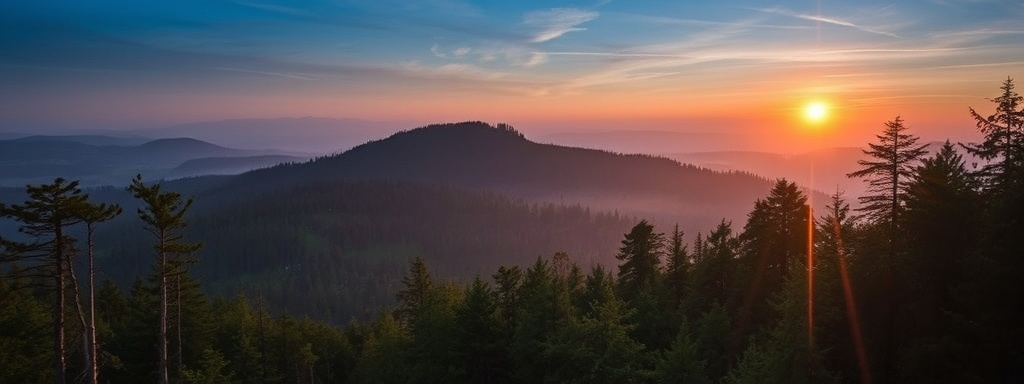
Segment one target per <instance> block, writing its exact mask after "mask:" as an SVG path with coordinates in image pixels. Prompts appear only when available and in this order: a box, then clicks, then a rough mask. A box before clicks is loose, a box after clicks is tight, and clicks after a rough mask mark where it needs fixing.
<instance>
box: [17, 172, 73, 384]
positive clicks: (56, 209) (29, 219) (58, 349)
mask: <svg viewBox="0 0 1024 384" xmlns="http://www.w3.org/2000/svg"><path fill="white" fill-rule="evenodd" d="M26 191H27V192H28V198H29V199H28V201H25V203H24V204H22V205H17V204H15V205H11V206H5V205H2V204H0V216H2V217H8V218H13V219H15V220H17V221H19V222H21V223H22V226H21V228H20V231H21V232H22V233H24V234H25V235H27V236H28V237H30V238H31V239H32V240H31V242H30V243H20V242H14V241H10V240H5V241H4V246H5V247H6V248H9V249H11V250H13V253H14V254H16V255H17V259H18V260H22V261H28V264H29V265H33V268H32V269H34V270H37V271H39V272H41V274H43V275H45V276H49V277H51V278H53V287H52V289H53V292H54V304H53V353H54V357H55V358H54V365H53V371H54V380H55V381H56V382H57V383H64V382H65V381H66V380H67V377H66V374H65V370H66V358H67V352H66V351H65V345H64V344H65V341H64V316H65V315H64V307H65V301H66V297H65V291H66V289H67V277H68V276H69V275H70V274H72V273H74V271H73V270H71V269H70V268H67V266H68V265H69V264H70V260H71V256H72V253H73V252H74V249H73V247H74V244H73V242H74V239H72V238H71V237H70V236H68V234H67V230H68V227H70V226H72V225H75V224H78V223H81V222H82V216H81V214H80V210H79V207H81V206H82V205H83V204H87V202H86V201H87V199H88V196H87V195H85V194H83V193H82V190H81V189H80V188H78V182H77V181H71V182H67V181H65V180H64V179H62V178H57V179H54V180H53V183H51V184H43V185H38V186H31V185H30V186H28V187H26Z"/></svg>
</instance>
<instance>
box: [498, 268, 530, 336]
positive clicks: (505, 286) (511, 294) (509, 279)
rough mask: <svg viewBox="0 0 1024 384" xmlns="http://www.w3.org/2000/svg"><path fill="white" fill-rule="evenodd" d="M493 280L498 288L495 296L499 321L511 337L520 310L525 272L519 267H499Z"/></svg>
mask: <svg viewBox="0 0 1024 384" xmlns="http://www.w3.org/2000/svg"><path fill="white" fill-rule="evenodd" d="M493 278H494V284H495V285H496V286H497V290H496V291H495V292H494V294H495V295H496V296H497V297H496V300H497V303H496V305H497V310H498V314H499V315H498V319H499V320H500V321H501V323H502V326H503V327H504V328H505V329H506V330H507V332H508V334H509V336H511V331H512V330H513V329H515V326H516V323H515V319H516V311H518V308H519V287H520V285H521V284H522V281H523V271H522V270H521V269H519V267H518V266H512V267H506V266H504V265H503V266H501V267H498V271H497V272H495V273H494V275H493Z"/></svg>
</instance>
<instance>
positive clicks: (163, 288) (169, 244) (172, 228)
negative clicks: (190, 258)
mask: <svg viewBox="0 0 1024 384" xmlns="http://www.w3.org/2000/svg"><path fill="white" fill-rule="evenodd" d="M128 191H129V192H131V193H132V196H134V197H135V198H136V199H139V200H142V202H143V204H144V206H143V207H142V208H139V209H138V215H139V219H141V220H142V222H143V226H144V227H145V229H146V231H147V232H149V233H150V234H151V235H153V237H154V238H155V240H156V243H155V244H154V245H153V249H154V250H155V251H156V258H157V260H156V270H157V279H158V281H157V286H158V287H159V289H160V320H159V322H160V333H159V335H158V338H157V359H158V360H157V374H158V382H159V383H160V384H167V383H168V382H169V377H168V360H167V349H168V348H167V318H168V312H167V307H168V286H169V281H168V278H169V277H173V276H176V275H178V274H181V273H184V271H183V269H182V266H183V264H184V261H185V260H183V259H181V257H182V256H187V255H190V254H192V253H193V252H195V251H197V250H199V248H200V247H201V244H199V243H189V242H186V241H184V235H183V234H182V230H183V229H184V228H185V226H186V225H187V224H188V222H187V221H186V220H185V214H186V213H188V209H189V207H191V206H192V198H188V199H184V200H183V199H182V197H181V194H179V193H177V192H163V191H162V190H161V187H160V184H159V183H157V184H152V185H146V184H145V183H144V182H143V181H142V175H136V176H135V178H134V179H132V184H131V185H130V186H128Z"/></svg>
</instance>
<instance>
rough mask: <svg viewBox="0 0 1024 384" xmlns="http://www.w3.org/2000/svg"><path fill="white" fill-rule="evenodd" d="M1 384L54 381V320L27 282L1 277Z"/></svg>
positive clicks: (23, 279) (25, 280)
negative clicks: (51, 333) (50, 345)
mask: <svg viewBox="0 0 1024 384" xmlns="http://www.w3.org/2000/svg"><path fill="white" fill-rule="evenodd" d="M0 303H3V304H2V305H0V361H2V362H3V366H4V368H3V369H0V383H29V382H35V383H43V382H48V381H53V375H52V373H53V371H52V370H50V369H49V368H50V367H51V365H50V364H51V363H50V362H51V361H52V360H53V354H52V351H51V350H49V349H48V348H47V347H46V345H47V341H48V336H49V333H48V332H47V331H48V330H49V329H50V328H49V324H50V317H49V315H48V314H47V310H46V307H45V306H44V305H43V303H42V302H40V301H38V300H37V299H36V298H35V297H34V296H33V295H32V289H31V286H30V285H29V282H28V279H26V278H18V277H16V278H5V277H3V276H2V275H0Z"/></svg>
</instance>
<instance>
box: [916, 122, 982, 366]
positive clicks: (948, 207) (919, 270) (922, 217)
mask: <svg viewBox="0 0 1024 384" xmlns="http://www.w3.org/2000/svg"><path fill="white" fill-rule="evenodd" d="M977 184H978V183H977V182H976V180H975V178H974V176H973V175H972V174H971V173H970V172H969V171H968V170H967V169H966V166H965V164H964V161H963V158H962V157H961V156H960V155H959V154H958V153H956V151H955V150H954V148H953V145H952V144H950V143H949V142H948V141H947V142H946V143H945V144H944V145H943V146H942V149H941V150H939V152H938V153H936V154H935V155H934V156H932V157H930V158H927V159H925V160H924V161H923V162H922V164H921V165H920V166H919V167H917V172H916V174H915V175H914V180H913V183H911V185H910V187H909V188H908V199H907V210H906V214H905V215H904V223H905V224H904V225H905V227H906V228H908V231H906V235H905V236H906V237H907V257H906V260H904V262H903V263H901V270H904V271H906V273H905V274H904V276H905V278H904V279H902V282H901V283H900V286H901V287H902V288H901V290H903V291H906V292H907V296H908V297H913V298H914V299H913V300H910V301H907V302H906V303H905V304H903V305H901V312H900V316H899V319H900V320H901V321H900V323H901V325H902V326H901V327H900V328H901V329H900V331H899V333H900V335H902V336H903V338H904V339H905V340H907V341H906V342H904V343H901V344H903V347H904V348H903V352H902V353H901V363H900V372H899V375H900V378H901V379H902V380H911V379H914V380H922V381H942V380H948V379H950V378H953V377H956V373H957V372H956V371H957V369H955V368H953V367H956V366H958V365H961V364H960V363H958V362H957V361H956V360H957V359H956V358H955V357H954V354H955V353H957V351H954V348H951V347H950V346H951V344H952V343H951V342H950V337H951V336H952V335H953V334H955V333H956V331H957V330H956V329H953V328H954V327H952V326H951V323H950V321H949V318H948V316H949V315H948V313H949V312H950V311H951V310H952V309H953V308H954V307H955V304H956V303H955V302H954V301H953V300H952V297H951V293H952V292H954V291H955V290H957V289H958V288H959V286H960V285H962V284H964V282H965V275H964V273H963V271H965V270H968V269H969V268H970V265H969V264H968V261H969V260H968V259H967V258H968V256H969V255H970V254H971V253H972V252H975V250H976V249H977V244H978V236H979V230H978V228H979V226H980V224H981V220H980V219H981V214H980V213H981V205H980V200H979V199H978V194H977V192H976V190H977ZM938 239H941V241H937V240H938ZM960 353H962V351H961V352H960ZM937 362H943V364H939V366H938V367H937V366H936V364H935V363H937ZM944 368H948V369H944Z"/></svg>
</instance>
